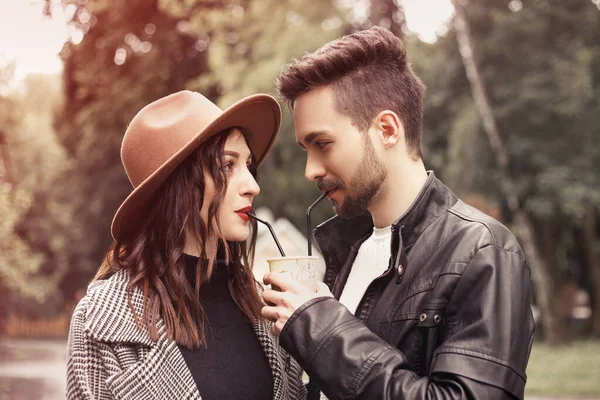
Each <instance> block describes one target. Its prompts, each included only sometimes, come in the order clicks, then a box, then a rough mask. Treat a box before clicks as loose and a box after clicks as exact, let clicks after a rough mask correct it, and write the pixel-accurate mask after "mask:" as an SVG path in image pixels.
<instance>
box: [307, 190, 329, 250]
mask: <svg viewBox="0 0 600 400" xmlns="http://www.w3.org/2000/svg"><path fill="white" fill-rule="evenodd" d="M325 197H327V192H325V193H323V194H322V195H321V196H319V198H318V199H317V200H315V202H314V203H312V204H311V205H310V207H308V209H307V210H306V238H307V239H308V255H309V256H312V227H311V223H310V213H311V212H312V209H313V207H314V206H316V205H317V204H319V203H320V202H321V200H323V199H324V198H325Z"/></svg>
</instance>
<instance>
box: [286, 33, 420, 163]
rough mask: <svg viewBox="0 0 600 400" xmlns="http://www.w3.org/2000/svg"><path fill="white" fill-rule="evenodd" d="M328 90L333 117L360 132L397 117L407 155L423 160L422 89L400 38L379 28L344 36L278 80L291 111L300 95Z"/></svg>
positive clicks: (294, 65)
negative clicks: (387, 115)
mask: <svg viewBox="0 0 600 400" xmlns="http://www.w3.org/2000/svg"><path fill="white" fill-rule="evenodd" d="M327 85H331V87H332V89H333V93H334V98H335V106H336V109H337V111H338V112H340V113H342V114H344V115H347V116H349V117H351V118H352V122H353V123H355V124H356V125H357V126H358V128H359V129H360V130H361V131H363V132H366V131H367V129H368V128H369V126H370V125H371V122H372V120H373V118H375V117H376V116H377V114H379V113H380V112H381V111H383V110H390V111H393V112H395V113H396V114H398V117H399V118H400V120H401V121H402V123H403V125H404V130H405V132H406V143H407V147H408V151H409V153H410V154H411V155H412V156H413V157H415V158H416V157H419V158H422V150H421V126H422V119H423V111H422V108H423V95H424V92H425V86H424V85H423V83H422V82H421V80H420V79H419V78H418V77H417V76H416V75H415V74H414V72H413V71H412V69H411V68H410V64H409V63H408V60H407V57H406V51H405V50H404V45H403V43H402V40H401V39H400V38H398V37H396V36H394V34H393V33H391V32H390V31H388V30H386V29H383V28H380V27H377V26H376V27H373V28H370V29H367V30H363V31H360V32H356V33H353V34H350V35H346V36H343V37H341V38H339V39H336V40H334V41H332V42H329V43H327V44H326V45H324V46H323V47H321V48H320V49H318V50H316V51H315V52H313V53H307V54H305V55H304V56H303V57H302V58H301V59H299V60H293V61H292V63H290V64H288V65H286V66H285V67H284V68H283V70H282V71H281V74H280V75H279V79H278V80H277V86H278V89H279V93H280V94H281V96H283V98H284V99H285V100H286V101H287V102H288V104H289V105H290V107H292V108H293V107H294V102H295V101H296V99H297V98H298V96H300V95H301V94H303V93H305V92H307V91H309V90H311V89H313V88H316V87H319V86H327Z"/></svg>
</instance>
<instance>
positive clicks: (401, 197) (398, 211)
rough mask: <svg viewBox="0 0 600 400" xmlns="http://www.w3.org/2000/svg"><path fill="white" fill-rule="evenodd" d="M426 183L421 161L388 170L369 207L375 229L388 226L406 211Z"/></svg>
mask: <svg viewBox="0 0 600 400" xmlns="http://www.w3.org/2000/svg"><path fill="white" fill-rule="evenodd" d="M426 181H427V171H426V170H425V165H423V161H421V160H419V161H410V162H408V163H403V164H402V165H396V166H394V168H390V169H388V175H387V177H386V179H385V181H384V183H383V184H382V186H381V190H380V191H379V193H378V194H377V196H376V197H375V199H373V202H372V203H371V205H370V206H369V212H370V213H371V216H372V217H373V224H374V225H375V227H376V228H384V227H386V226H390V225H392V224H393V223H394V221H396V220H397V219H398V218H400V216H401V215H402V214H404V213H405V212H406V210H408V208H409V207H410V206H411V204H412V203H413V201H414V200H415V199H416V198H417V196H418V195H419V192H420V191H421V189H422V188H423V185H424V184H425V182H426Z"/></svg>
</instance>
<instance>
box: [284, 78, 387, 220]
mask: <svg viewBox="0 0 600 400" xmlns="http://www.w3.org/2000/svg"><path fill="white" fill-rule="evenodd" d="M294 124H295V127H296V141H297V142H298V144H299V145H300V146H302V147H303V148H305V149H306V152H307V159H306V169H305V173H304V174H305V177H306V179H308V180H311V181H316V182H317V187H318V188H319V190H321V191H324V192H328V197H329V199H330V200H331V201H332V202H333V204H334V209H335V211H336V213H337V214H338V215H339V216H340V217H343V218H350V217H354V216H356V215H360V214H364V213H366V212H367V208H368V207H369V205H370V204H371V202H372V200H373V198H374V197H375V196H376V195H377V193H378V192H379V189H380V188H381V185H382V183H383V181H384V180H385V177H386V169H385V166H384V165H383V164H382V163H381V162H380V161H379V159H378V157H377V154H376V152H375V149H374V147H373V144H372V142H371V138H370V136H369V134H368V132H361V131H360V130H358V128H357V127H356V126H355V125H354V124H353V123H352V120H351V119H350V117H348V116H347V115H344V114H342V113H340V112H338V111H337V110H336V108H335V102H334V96H333V91H332V90H331V88H330V87H329V86H325V87H319V88H315V89H312V90H310V91H308V92H306V93H303V94H302V95H300V96H299V97H298V98H297V99H296V102H295V105H294Z"/></svg>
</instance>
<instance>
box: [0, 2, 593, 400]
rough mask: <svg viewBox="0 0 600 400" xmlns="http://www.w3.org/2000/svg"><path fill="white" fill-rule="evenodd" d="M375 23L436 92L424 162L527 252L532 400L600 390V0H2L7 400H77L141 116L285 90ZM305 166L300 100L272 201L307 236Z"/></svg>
mask: <svg viewBox="0 0 600 400" xmlns="http://www.w3.org/2000/svg"><path fill="white" fill-rule="evenodd" d="M371 25H380V26H383V27H386V28H389V29H391V30H392V31H393V32H394V33H395V34H396V35H398V36H401V37H403V38H404V40H405V44H406V48H407V51H408V53H409V58H410V59H411V60H412V64H413V68H414V70H415V71H416V72H417V74H418V75H419V76H420V77H421V78H422V79H423V81H424V82H425V84H426V85H427V96H426V99H425V116H424V132H423V146H424V153H425V164H426V166H427V168H428V169H433V170H435V172H436V174H437V176H438V177H440V178H441V179H442V180H443V181H444V182H445V183H446V184H448V185H449V186H450V187H451V188H453V189H454V190H455V191H456V192H457V193H458V194H459V196H461V197H462V198H463V199H464V200H465V201H467V202H469V203H470V204H472V205H474V206H476V207H478V208H480V209H481V210H483V211H484V212H486V213H488V214H490V215H492V216H494V217H495V218H497V219H499V220H501V221H502V222H503V223H504V224H506V225H507V226H509V227H510V228H511V229H512V230H513V232H515V233H516V234H517V236H518V237H519V239H520V241H521V243H522V245H523V247H524V249H525V251H526V253H527V256H528V259H529V262H530V264H531V269H532V277H533V281H534V282H533V284H534V286H533V288H534V290H533V296H532V301H533V304H534V314H535V317H536V321H537V332H536V341H535V344H534V348H533V353H532V357H531V360H530V364H529V368H528V371H527V372H528V384H527V388H526V392H527V397H528V398H531V399H533V398H538V397H539V398H542V397H545V396H548V397H552V398H566V397H577V396H583V397H587V398H600V341H598V338H600V0H454V1H452V0H319V1H307V0H127V1H123V0H62V1H60V0H46V1H43V0H0V398H2V399H4V398H6V399H57V398H62V397H63V391H64V364H65V346H66V335H67V330H68V324H69V318H70V314H71V312H72V310H73V307H74V305H75V304H76V302H77V301H78V299H79V298H81V296H82V295H83V294H84V293H85V287H86V285H87V283H88V282H89V281H90V279H91V277H92V276H93V274H94V273H95V270H96V269H97V267H98V266H99V263H100V261H101V260H102V258H103V255H104V253H105V251H106V250H107V248H108V246H109V245H110V243H111V237H110V233H109V226H110V222H111V219H112V216H113V214H114V212H115V211H116V209H117V207H118V206H119V204H120V203H121V201H122V200H123V199H124V198H125V197H126V195H127V194H128V193H129V191H130V184H129V182H128V181H127V178H126V175H125V173H124V171H123V168H122V165H121V162H120V158H119V149H120V144H121V139H122V136H123V133H124V131H125V128H126V126H127V124H128V122H129V121H130V120H131V118H132V117H133V116H134V115H135V114H136V113H137V112H138V111H139V110H140V109H141V108H142V107H143V106H144V105H146V104H148V103H149V102H151V101H153V100H156V99H158V98H159V97H162V96H165V95H167V94H169V93H173V92H176V91H179V90H182V89H190V90H196V91H199V92H201V93H203V94H205V95H207V96H208V97H210V98H211V99H213V100H214V101H215V102H217V103H218V104H219V105H221V106H222V107H227V106H229V105H230V104H232V103H233V102H234V101H236V100H238V99H239V98H241V97H243V96H246V95H249V94H252V93H256V92H266V93H271V94H275V91H274V81H275V79H276V77H277V75H278V73H279V71H280V68H281V67H282V66H283V65H284V64H286V63H287V62H289V61H290V60H291V59H292V58H293V57H299V56H301V55H302V54H303V53H304V52H305V51H312V50H315V49H316V48H318V47H320V46H321V45H323V44H324V43H326V42H327V41H329V40H331V39H334V38H336V37H339V36H340V35H342V34H345V33H349V32H352V31H354V30H358V29H363V28H366V27H369V26H371ZM365 101H369V100H368V99H365ZM304 162H305V155H304V153H303V152H302V151H301V150H300V148H299V147H298V146H297V145H296V143H295V138H294V134H293V126H292V119H291V115H290V113H289V110H286V111H285V112H284V122H283V125H282V130H281V133H280V136H279V138H278V140H277V142H276V145H275V147H274V149H273V151H272V153H271V155H270V156H269V157H268V159H267V160H266V162H265V164H264V167H263V168H262V169H261V171H260V174H259V183H260V184H261V189H262V190H261V195H260V196H259V197H258V198H257V199H256V203H257V204H258V205H259V206H261V207H263V209H265V210H268V212H269V213H271V215H272V216H273V219H279V220H283V221H288V222H289V223H290V224H287V225H286V226H288V225H289V226H292V227H295V228H296V230H297V231H298V232H301V233H303V234H305V228H304V214H305V211H306V208H307V206H308V205H309V204H310V203H312V201H313V200H314V199H315V198H316V197H317V196H318V192H317V191H316V189H315V188H314V184H312V183H310V182H306V181H305V180H304V177H303V175H304ZM331 215H332V211H331V207H329V206H319V207H318V208H317V209H315V211H314V212H313V221H315V222H316V223H318V222H321V221H324V220H325V219H327V218H329V217H330V216H331ZM300 236H302V235H300ZM290 237H293V235H291V236H290ZM303 239H305V238H303Z"/></svg>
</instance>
